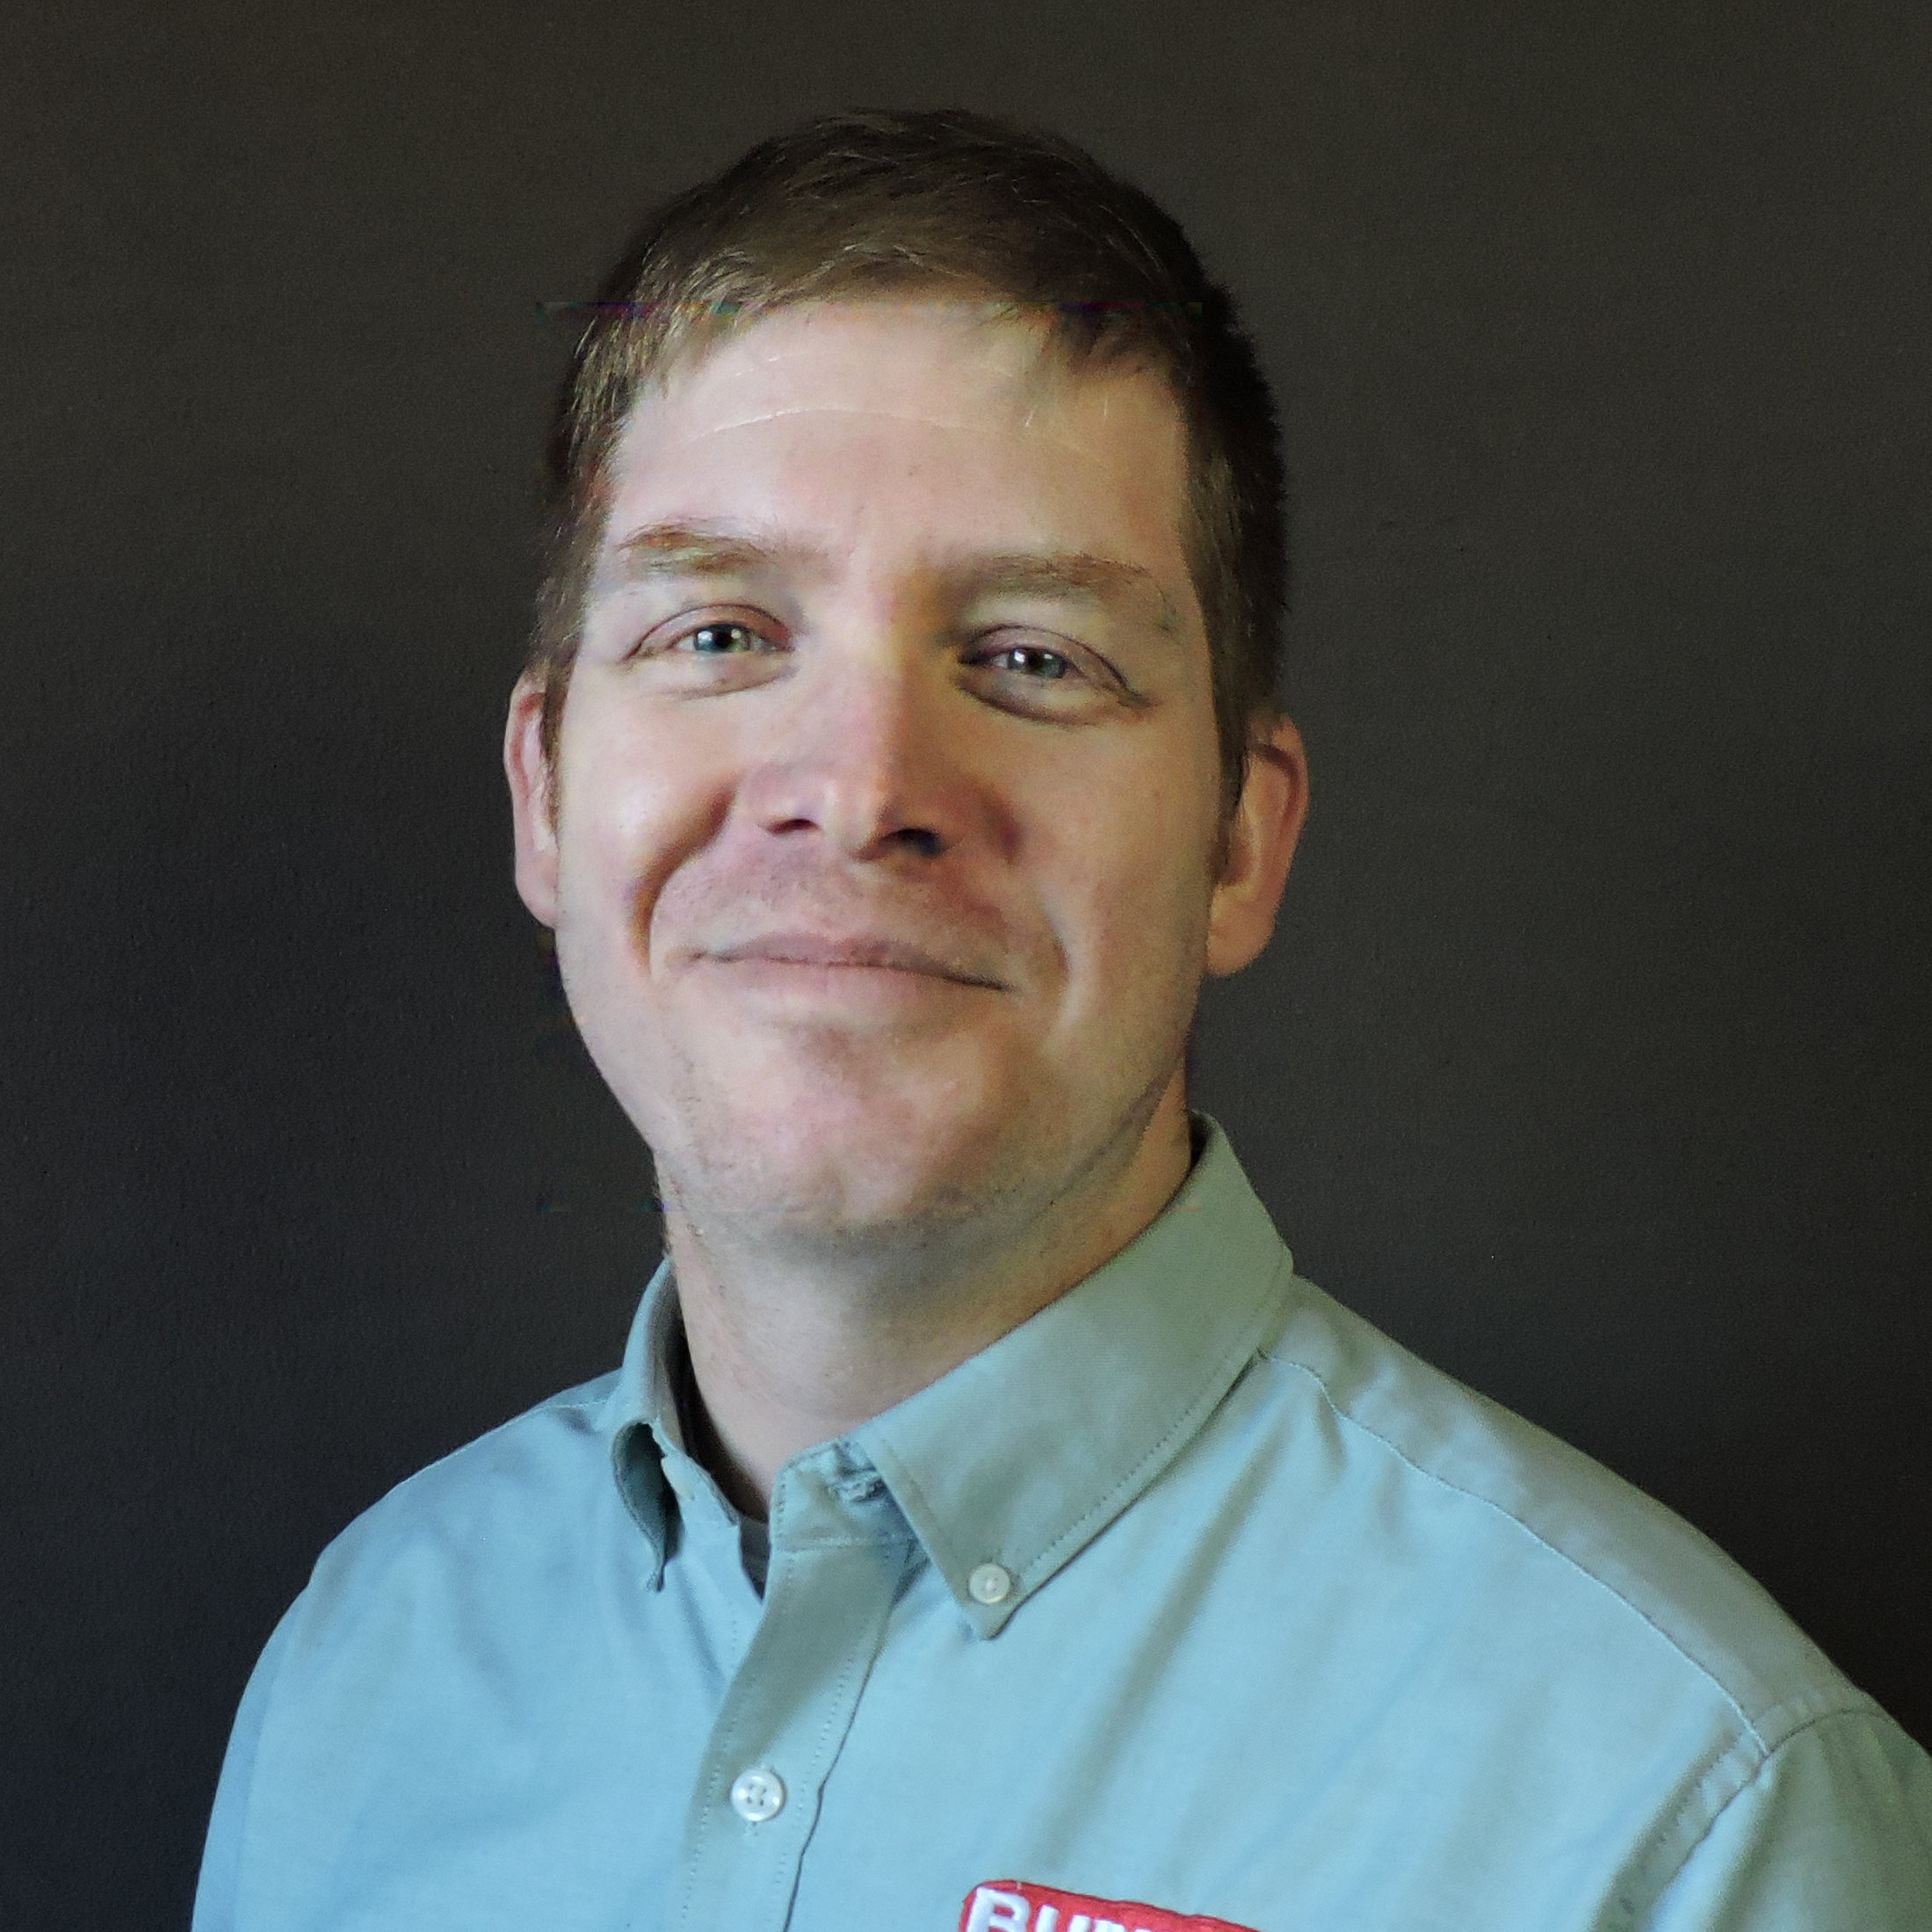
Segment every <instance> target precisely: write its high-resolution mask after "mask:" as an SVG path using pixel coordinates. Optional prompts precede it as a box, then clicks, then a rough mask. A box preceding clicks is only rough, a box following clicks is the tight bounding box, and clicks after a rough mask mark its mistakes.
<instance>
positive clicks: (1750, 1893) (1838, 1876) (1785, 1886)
mask: <svg viewBox="0 0 1932 1932" xmlns="http://www.w3.org/2000/svg"><path fill="white" fill-rule="evenodd" d="M1645 1924H1646V1932H1926V1928H1932V1759H1928V1757H1927V1756H1926V1755H1925V1753H1924V1752H1923V1751H1921V1749H1920V1748H1919V1747H1918V1746H1917V1745H1916V1744H1914V1742H1913V1741H1912V1740H1911V1739H1909V1738H1908V1737H1907V1736H1906V1734H1905V1733H1904V1732H1903V1731H1901V1730H1900V1729H1899V1726H1897V1725H1896V1724H1894V1723H1893V1722H1892V1719H1889V1718H1887V1717H1885V1716H1884V1715H1883V1714H1882V1713H1880V1712H1878V1711H1845V1712H1842V1713H1840V1714H1838V1715H1836V1716H1834V1717H1829V1718H1825V1719H1820V1720H1819V1721H1818V1722H1817V1723H1814V1724H1812V1725H1808V1726H1806V1727H1805V1729H1803V1730H1802V1731H1799V1732H1798V1733H1796V1734H1795V1735H1793V1736H1791V1737H1790V1738H1787V1739H1786V1740H1784V1743H1782V1744H1781V1745H1779V1746H1778V1747H1777V1748H1776V1750H1775V1751H1773V1752H1772V1753H1771V1755H1769V1757H1768V1758H1766V1759H1765V1761H1764V1762H1763V1763H1762V1765H1760V1766H1759V1768H1758V1770H1757V1774H1756V1776H1755V1777H1753V1778H1752V1780H1751V1782H1750V1783H1749V1784H1747V1785H1745V1787H1744V1788H1743V1789H1742V1790H1741V1791H1739V1793H1738V1794H1737V1796H1736V1797H1735V1798H1733V1799H1732V1800H1731V1802H1730V1803H1729V1804H1728V1805H1726V1806H1725V1808H1724V1810H1723V1811H1722V1812H1721V1813H1719V1816H1718V1819H1717V1821H1716V1822H1715V1823H1714V1824H1713V1825H1712V1826H1711V1829H1710V1831H1709V1832H1708V1833H1706V1834H1705V1835H1704V1839H1703V1841H1702V1842H1700V1843H1699V1844H1698V1846H1697V1849H1696V1850H1694V1851H1693V1852H1692V1853H1691V1855H1690V1857H1689V1858H1688V1859H1687V1860H1686V1861H1685V1863H1684V1864H1683V1867H1682V1870H1680V1871H1679V1872H1678V1874H1677V1876H1676V1878H1675V1879H1674V1880H1673V1881H1672V1883H1671V1885H1669V1886H1668V1889H1667V1890H1666V1891H1665V1892H1664V1894H1663V1896H1662V1897H1661V1899H1659V1900H1658V1902H1657V1906H1656V1908H1655V1910H1654V1911H1653V1914H1652V1915H1651V1917H1650V1918H1649V1919H1648V1920H1647V1921H1645Z"/></svg>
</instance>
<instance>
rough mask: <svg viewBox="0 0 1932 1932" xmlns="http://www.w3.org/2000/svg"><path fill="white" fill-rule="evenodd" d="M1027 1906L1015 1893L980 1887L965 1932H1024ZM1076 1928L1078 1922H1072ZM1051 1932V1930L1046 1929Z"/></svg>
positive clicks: (967, 1915)
mask: <svg viewBox="0 0 1932 1932" xmlns="http://www.w3.org/2000/svg"><path fill="white" fill-rule="evenodd" d="M1027 1916H1028V1913H1027V1904H1026V1900H1025V1899H1023V1898H1022V1897H1021V1896H1020V1895H1019V1893H1018V1892H995V1890H994V1889H993V1887H992V1886H991V1885H981V1886H980V1888H979V1890H978V1891H976V1892H974V1893H973V1909H972V1911H970V1912H969V1913H967V1914H966V1932H1026V1921H1027ZM1074 1923H1075V1926H1076V1927H1077V1926H1078V1925H1079V1923H1080V1921H1078V1920H1077V1919H1076V1920H1075V1921H1074ZM1046 1932H1052V1928H1051V1927H1048V1928H1046Z"/></svg>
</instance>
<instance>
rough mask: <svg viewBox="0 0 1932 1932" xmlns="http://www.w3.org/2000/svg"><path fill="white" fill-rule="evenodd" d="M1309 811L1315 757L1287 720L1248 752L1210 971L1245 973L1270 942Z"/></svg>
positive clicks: (1211, 941) (1210, 946)
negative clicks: (1310, 758) (1310, 766)
mask: <svg viewBox="0 0 1932 1932" xmlns="http://www.w3.org/2000/svg"><path fill="white" fill-rule="evenodd" d="M1307 816H1308V756H1307V753H1306V751H1305V750H1304V749H1303V748H1302V742H1301V734H1300V733H1299V731H1297V730H1296V729H1295V727H1294V725H1293V723H1292V720H1289V719H1286V718H1283V719H1281V720H1278V721H1277V722H1276V723H1275V724H1274V725H1272V726H1270V727H1269V728H1268V730H1267V731H1266V732H1265V733H1264V734H1262V735H1261V736H1260V737H1258V738H1257V739H1256V740H1255V744H1254V747H1253V749H1251V751H1250V752H1249V754H1248V780H1247V783H1246V784H1245V785H1242V787H1241V802H1240V804H1239V805H1237V806H1236V807H1235V808H1234V822H1233V823H1232V824H1231V825H1230V826H1229V828H1228V842H1227V868H1226V871H1225V872H1223V873H1222V874H1221V878H1220V880H1219V884H1217V885H1216V886H1215V888H1214V896H1213V899H1212V901H1211V903H1210V905H1209V908H1208V929H1207V959H1206V962H1205V964H1206V968H1207V972H1208V973H1209V975H1210V976H1211V977H1212V978H1215V979H1224V978H1226V975H1227V974H1229V973H1239V972H1240V971H1241V968H1242V967H1243V966H1247V965H1248V963H1249V962H1250V961H1251V960H1253V959H1255V956H1256V954H1258V953H1259V952H1261V950H1262V948H1263V946H1265V945H1266V944H1268V940H1269V937H1270V934H1271V933H1272V932H1273V931H1274V930H1275V914H1276V912H1277V910H1278V908H1280V905H1281V894H1282V889H1283V887H1284V886H1286V884H1287V882H1288V867H1289V865H1290V864H1291V863H1292V860H1293V858H1294V856H1295V845H1296V843H1297V841H1298V840H1299V838H1300V836H1301V828H1302V825H1303V822H1304V821H1306V818H1307Z"/></svg>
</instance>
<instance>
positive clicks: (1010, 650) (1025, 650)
mask: <svg viewBox="0 0 1932 1932" xmlns="http://www.w3.org/2000/svg"><path fill="white" fill-rule="evenodd" d="M986 662H988V663H989V664H995V665H1003V667H1004V669H1008V670H1010V671H1017V673H1018V674H1019V675H1020V676H1021V677H1025V678H1028V679H1031V680H1038V681H1039V682H1041V683H1053V682H1054V681H1056V680H1058V679H1060V678H1062V677H1067V676H1069V675H1070V674H1071V673H1072V671H1073V669H1074V667H1073V663H1072V662H1071V661H1070V660H1069V659H1067V658H1065V657H1062V656H1061V655H1060V653H1059V652H1058V651H1050V650H1048V649H1046V647H1045V646H1044V645H1039V644H1009V645H1008V646H1007V647H1006V648H1005V649H1004V650H1003V651H995V652H994V653H993V654H992V655H991V656H990V657H988V658H987V659H986Z"/></svg>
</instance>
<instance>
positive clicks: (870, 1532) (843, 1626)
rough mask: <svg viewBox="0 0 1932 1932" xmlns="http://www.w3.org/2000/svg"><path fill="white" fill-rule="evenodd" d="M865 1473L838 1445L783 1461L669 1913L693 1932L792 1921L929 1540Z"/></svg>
mask: <svg viewBox="0 0 1932 1932" xmlns="http://www.w3.org/2000/svg"><path fill="white" fill-rule="evenodd" d="M883 1491H884V1486H883V1484H882V1483H868V1482H867V1481H865V1472H863V1471H860V1472H854V1471H852V1470H851V1469H850V1466H849V1465H841V1463H840V1462H839V1461H837V1460H836V1459H835V1458H833V1457H831V1456H830V1455H829V1454H828V1455H827V1456H825V1457H823V1458H817V1459H813V1460H807V1462H806V1463H804V1464H802V1465H791V1466H788V1467H787V1468H786V1469H785V1470H784V1471H782V1472H781V1473H780V1476H779V1486H778V1493H777V1494H775V1495H774V1497H773V1509H772V1515H771V1572H770V1574H769V1576H768V1578H767V1581H766V1588H765V1597H764V1603H763V1609H762V1613H761V1615H760V1617H759V1619H758V1623H757V1627H756V1632H754V1634H753V1637H752V1639H751V1643H750V1646H749V1649H748V1650H747V1651H746V1653H745V1654H744V1657H743V1660H742V1662H741V1663H740V1665H739V1667H738V1669H737V1671H736V1672H735V1673H734V1675H733V1677H732V1680H731V1683H730V1685H729V1688H728V1689H727V1692H726V1695H725V1699H724V1704H723V1706H722V1708H721V1709H720V1711H719V1714H718V1718H717V1721H716V1723H715V1724H714V1725H713V1728H712V1733H711V1739H710V1742H709V1745H708V1747H707V1748H706V1754H705V1758H704V1762H703V1764H702V1766H701V1767H700V1770H699V1775H698V1782H697V1784H696V1786H695V1788H694V1790H693V1792H692V1799H691V1811H690V1813H689V1814H688V1816H687V1819H686V1822H685V1832H684V1849H683V1853H682V1855H681V1857H680V1861H679V1863H680V1878H679V1883H678V1885H677V1909H676V1911H675V1912H674V1914H673V1916H672V1919H671V1921H670V1922H671V1923H672V1924H673V1925H675V1926H677V1927H679V1928H684V1932H698V1928H706V1932H708V1928H711V1927H713V1926H719V1925H729V1926H730V1927H732V1928H733V1932H779V1928H782V1927H783V1926H784V1925H785V1921H786V1919H787V1918H788V1916H789V1914H790V1911H791V1901H792V1895H793V1893H794V1892H795V1890H796V1886H797V1883H798V1876H799V1868H800V1861H801V1859H802V1858H803V1856H804V1854H805V1848H806V1846H807V1842H809V1840H810V1838H811V1834H812V1830H813V1827H814V1822H815V1820H816V1818H817V1815H818V1804H819V1794H820V1791H821V1789H822V1788H823V1785H824V1783H825V1780H826V1778H827V1777H828V1776H829V1775H830V1773H831V1771H832V1769H833V1767H834V1765H835V1763H836V1761H837V1758H838V1755H839V1753H840V1751H841V1750H842V1749H843V1745H844V1741H845V1736H846V1733H847V1731H848V1729H849V1728H850V1724H851V1721H852V1717H853V1713H854V1711H856V1709H857V1704H858V1698H859V1694H860V1692H861V1690H863V1688H864V1686H865V1679H866V1676H867V1675H868V1673H869V1672H870V1670H871V1668H872V1661H873V1659H874V1658H875V1657H876V1656H877V1654H878V1651H879V1644H880V1643H881V1642H882V1641H883V1639H884V1636H885V1631H886V1622H887V1620H888V1618H889V1617H890V1615H891V1612H892V1608H893V1604H894V1601H895V1599H896V1596H897V1594H898V1586H899V1581H900V1579H901V1575H902V1574H903V1572H904V1569H905V1565H906V1562H907V1560H908V1555H909V1553H910V1552H911V1551H912V1550H913V1549H914V1548H915V1546H916V1545H915V1543H914V1540H913V1538H912V1534H911V1531H910V1530H909V1529H908V1527H907V1525H906V1523H905V1521H904V1519H903V1518H902V1517H901V1516H899V1514H898V1511H897V1510H896V1509H893V1508H891V1507H889V1506H888V1507H886V1508H884V1509H881V1508H880V1507H879V1496H880V1495H881V1494H883Z"/></svg>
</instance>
